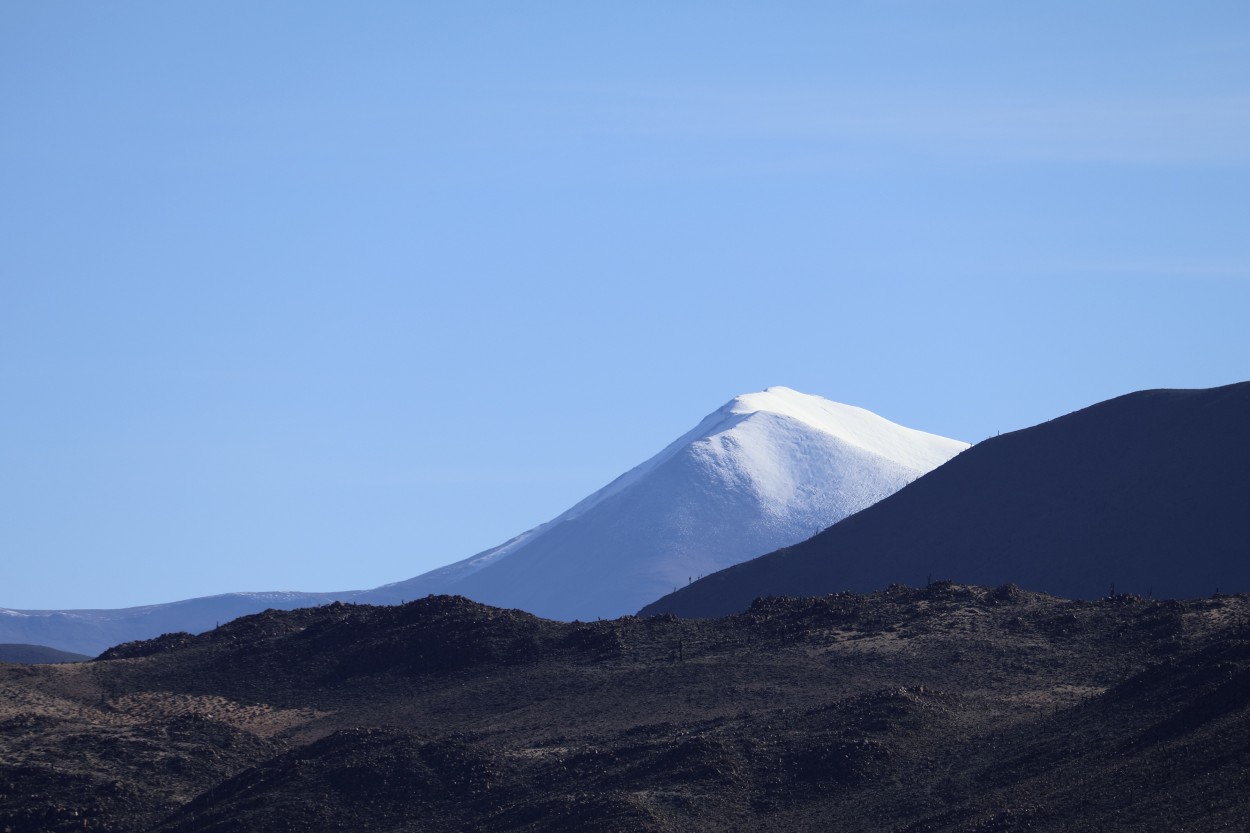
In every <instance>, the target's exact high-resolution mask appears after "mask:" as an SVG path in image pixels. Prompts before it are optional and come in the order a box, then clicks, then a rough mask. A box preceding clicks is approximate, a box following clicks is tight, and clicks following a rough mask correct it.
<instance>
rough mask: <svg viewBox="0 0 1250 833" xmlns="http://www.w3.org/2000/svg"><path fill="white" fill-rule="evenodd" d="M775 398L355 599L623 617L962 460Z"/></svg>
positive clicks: (909, 435) (835, 406) (920, 437)
mask: <svg viewBox="0 0 1250 833" xmlns="http://www.w3.org/2000/svg"><path fill="white" fill-rule="evenodd" d="M966 447H967V446H966V444H964V443H961V442H957V441H955V440H950V439H946V438H944V437H938V436H935V435H933V434H926V433H924V432H921V431H915V430H913V429H910V428H904V427H902V426H899V425H895V424H894V423H892V422H889V421H888V420H885V419H883V418H881V417H879V416H877V415H875V414H873V413H871V412H869V411H865V410H864V409H862V408H855V407H852V406H849V405H842V404H839V403H836V402H830V401H828V400H826V399H822V398H820V397H818V396H810V395H807V394H803V393H799V392H797V391H794V390H790V389H789V388H783V387H774V388H769V389H768V390H766V391H763V392H760V393H752V394H746V395H743V396H739V397H736V398H735V399H733V400H731V401H730V402H729V403H727V404H726V405H725V406H724V407H722V408H720V409H719V410H717V411H715V412H714V413H712V414H710V415H709V416H708V417H706V418H705V419H704V420H703V421H702V422H700V423H699V425H698V426H696V427H695V428H694V429H693V430H691V431H690V432H688V433H687V434H685V435H683V436H682V437H680V438H679V439H678V440H676V441H675V442H673V443H672V444H670V445H669V446H668V447H666V448H665V449H664V450H662V451H661V452H660V453H659V454H657V455H656V456H654V457H652V458H651V459H649V460H647V461H646V462H644V463H643V464H641V465H640V466H637V467H636V468H634V469H632V470H630V471H629V472H627V473H625V474H624V475H622V476H621V477H618V478H617V479H616V480H614V481H612V482H611V483H609V484H608V485H607V486H605V487H604V488H603V489H600V490H599V491H598V492H595V493H594V494H592V495H591V496H590V497H588V498H586V499H585V500H583V501H581V502H580V503H578V504H577V505H575V506H574V507H573V508H571V509H569V510H568V511H567V512H565V513H564V514H562V515H560V516H558V517H557V518H555V519H553V520H551V521H549V522H547V523H545V524H543V525H541V526H539V527H536V528H534V529H532V530H530V531H528V532H525V533H523V534H522V535H519V536H517V537H516V538H513V539H511V540H510V541H507V542H505V543H504V544H502V545H500V546H499V547H495V548H493V549H490V550H486V551H485V552H482V553H479V554H478V555H475V556H473V557H471V558H467V559H465V560H463V561H460V562H457V563H455V564H451V565H449V566H447V567H443V568H440V569H438V570H433V571H431V572H429V573H425V574H423V575H421V576H417V577H416V578H413V579H409V580H408V581H404V582H398V583H396V584H393V585H387V586H385V587H381V588H378V589H377V590H375V591H371V592H368V593H365V594H363V595H362V597H361V599H362V600H365V601H379V602H387V601H398V600H399V599H401V598H403V599H412V598H417V597H420V596H423V595H426V594H427V593H457V594H460V595H464V596H468V597H469V598H471V599H475V600H477V601H481V602H485V603H487V604H492V605H499V606H502V607H517V608H521V609H523V610H527V611H530V612H532V613H536V614H538V615H540V616H546V617H549V618H555V619H594V618H597V617H613V616H619V615H622V614H626V613H632V612H633V611H635V610H637V609H638V608H639V607H640V606H641V605H643V604H646V603H647V602H648V601H651V600H652V599H655V598H657V597H658V596H660V595H663V594H664V593H667V592H670V591H671V590H673V589H674V588H675V587H680V586H684V585H685V584H687V583H688V582H689V581H690V580H691V579H694V578H697V577H698V576H701V575H705V574H707V573H711V572H714V571H716V570H720V569H723V568H724V567H728V566H731V565H733V564H737V563H740V562H742V561H745V560H747V559H750V558H753V557H755V556H758V555H761V554H763V553H765V552H769V551H771V550H773V549H776V548H777V547H780V546H786V545H788V544H793V543H797V542H798V541H802V540H804V539H806V538H808V537H810V536H811V535H814V534H816V533H817V532H819V531H821V530H822V529H824V528H826V527H828V526H829V525H831V524H833V523H835V522H837V521H838V520H840V519H842V518H844V517H846V516H847V515H850V514H852V513H854V512H857V511H859V510H860V509H863V508H865V507H867V506H869V505H871V504H873V503H875V502H876V501H878V500H880V499H882V498H883V497H885V496H887V495H889V494H892V493H893V492H895V491H897V490H898V489H900V488H902V487H903V486H905V485H906V484H907V483H909V482H910V481H911V480H914V479H915V478H916V477H919V476H920V475H922V474H924V473H925V472H927V471H929V470H930V469H932V468H934V467H936V466H938V465H941V464H942V463H943V462H945V461H946V460H948V459H950V458H951V457H952V456H954V455H955V454H958V453H959V452H960V451H961V450H963V449H964V448H966Z"/></svg>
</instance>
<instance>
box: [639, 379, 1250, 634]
mask: <svg viewBox="0 0 1250 833" xmlns="http://www.w3.org/2000/svg"><path fill="white" fill-rule="evenodd" d="M1247 426H1250V383H1247V382H1243V383H1240V384H1235V385H1227V386H1225V387H1220V388H1211V389H1206V390H1151V391H1142V392H1139V393H1132V394H1128V395H1127V396H1121V397H1119V398H1117V399H1112V400H1109V401H1107V402H1102V403H1100V404H1097V405H1094V406H1092V407H1089V408H1085V409H1084V410H1081V411H1077V412H1075V413H1072V414H1068V415H1067V416H1064V417H1060V418H1058V419H1055V420H1051V421H1050V422H1046V423H1043V424H1041V425H1037V426H1034V427H1032V428H1027V429H1024V430H1022V431H1016V432H1013V433H1011V434H1004V435H1002V436H1000V437H993V438H991V439H988V440H986V441H985V442H982V443H980V444H978V445H976V446H974V447H972V448H971V449H969V450H967V451H965V452H963V453H962V454H960V455H959V456H957V457H955V458H954V459H953V460H951V461H950V462H948V463H947V464H945V465H943V466H941V467H940V468H938V469H936V470H934V471H932V472H930V473H929V474H927V475H925V476H924V477H922V478H920V479H919V480H917V481H916V482H914V483H912V484H911V485H909V486H907V487H906V488H904V489H902V490H901V491H899V492H897V493H896V494H894V495H892V496H890V497H888V498H886V499H885V500H883V501H881V502H880V503H878V504H876V505H874V506H871V507H869V508H868V509H865V510H864V511H862V512H860V513H858V514H856V515H853V516H851V517H850V518H847V519H846V520H844V521H842V522H841V523H838V524H835V525H834V526H832V527H830V528H829V529H827V530H825V531H824V532H822V533H820V534H819V535H817V536H815V537H814V538H811V539H810V540H808V541H805V542H803V543H801V544H797V545H795V546H793V547H789V548H786V549H782V550H778V551H777V552H774V553H771V554H769V555H765V556H762V557H760V558H757V559H754V560H752V561H748V562H746V563H743V564H739V565H737V566H734V567H730V568H729V569H726V570H722V571H720V572H718V573H714V574H712V575H710V576H707V577H706V578H704V579H702V580H700V581H696V582H695V583H693V584H691V585H689V586H687V587H684V588H681V589H680V590H678V591H677V592H675V593H673V594H670V595H668V596H665V597H663V598H662V599H660V600H658V601H656V602H654V603H652V604H650V605H648V606H647V607H646V608H644V609H643V610H642V611H641V615H651V614H654V613H674V614H677V615H680V616H722V615H726V614H729V613H734V612H737V611H740V610H745V609H746V608H747V607H748V605H750V604H751V600H752V599H754V598H756V597H757V596H762V595H800V594H802V595H807V594H822V593H830V592H835V591H839V590H858V591H865V590H869V589H872V588H874V587H883V586H885V585H887V584H889V583H891V582H904V583H907V584H925V583H926V582H927V581H929V580H931V579H934V578H950V579H954V580H956V581H959V582H964V583H968V584H982V585H998V584H1003V583H1005V582H1009V581H1010V582H1015V583H1017V584H1019V585H1021V586H1022V587H1026V588H1029V589H1031V590H1038V591H1044V592H1047V593H1054V594H1056V595H1059V596H1064V597H1067V598H1087V599H1092V598H1097V597H1099V596H1104V595H1107V594H1108V593H1109V592H1111V593H1115V592H1120V593H1123V592H1125V591H1131V592H1134V593H1138V594H1141V595H1153V596H1154V597H1157V598H1158V597H1163V598H1194V597H1199V596H1209V595H1211V594H1213V593H1215V592H1226V593H1227V592H1239V591H1246V590H1250V512H1247V511H1246V500H1247V496H1250V442H1247V441H1246V430H1247Z"/></svg>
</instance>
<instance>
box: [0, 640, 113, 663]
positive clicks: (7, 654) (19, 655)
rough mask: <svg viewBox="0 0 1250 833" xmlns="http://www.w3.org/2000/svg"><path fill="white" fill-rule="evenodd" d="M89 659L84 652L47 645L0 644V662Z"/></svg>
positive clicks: (78, 660)
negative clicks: (72, 651) (74, 651)
mask: <svg viewBox="0 0 1250 833" xmlns="http://www.w3.org/2000/svg"><path fill="white" fill-rule="evenodd" d="M89 659H91V657H89V656H87V655H86V654H75V653H71V652H69V651H61V650H58V649H56V648H49V647H48V646H47V645H17V644H12V643H5V644H0V662H15V663H25V664H29V665H42V664H47V663H54V662H84V661H86V660H89Z"/></svg>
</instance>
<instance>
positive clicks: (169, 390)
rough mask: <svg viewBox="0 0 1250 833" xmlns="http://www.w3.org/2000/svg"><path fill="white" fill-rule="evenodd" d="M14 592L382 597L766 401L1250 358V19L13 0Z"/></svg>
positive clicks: (1213, 367)
mask: <svg viewBox="0 0 1250 833" xmlns="http://www.w3.org/2000/svg"><path fill="white" fill-rule="evenodd" d="M0 119H2V122H0V124H2V125H3V129H2V130H0V406H2V407H0V606H9V607H28V608H65V607H77V606H84V607H85V606H98V607H115V606H124V605H131V604H140V603H151V602H159V601H172V600H174V599H178V598H186V597H189V596H197V595H206V594H210V593H216V592H224V591H229V590H269V589H300V590H331V589H351V588H363V587H371V586H374V585H377V584H380V583H383V582H387V581H395V580H400V579H404V578H408V577H410V576H413V575H416V574H418V573H421V572H423V571H425V570H427V569H430V568H432V567H435V566H439V565H441V564H444V563H448V562H450V561H453V560H457V559H460V558H462V557H465V556H468V555H471V554H473V553H474V552H477V551H479V550H482V549H485V548H487V547H489V546H492V545H494V544H497V543H500V542H501V541H502V540H504V539H506V538H508V537H511V536H512V535H514V534H516V533H518V532H521V531H523V530H525V529H527V528H529V527H531V526H534V525H536V524H538V523H540V522H542V521H545V520H547V519H549V518H550V517H552V516H554V515H556V514H558V513H559V512H561V511H563V510H564V509H566V508H568V506H570V505H571V504H572V503H573V502H575V501H576V500H578V499H580V498H581V497H583V496H585V495H586V494H588V493H589V492H591V491H593V490H594V489H596V488H598V487H600V486H602V485H603V484H605V483H606V482H607V481H609V480H611V479H612V478H613V477H615V476H616V475H618V474H620V473H621V472H623V471H624V470H626V469H627V468H629V467H631V466H632V465H634V464H636V463H638V462H640V461H641V460H643V459H644V458H646V457H648V456H650V455H651V454H652V453H654V452H656V451H658V450H659V449H660V448H661V447H662V446H664V445H665V444H666V443H667V442H668V441H670V440H672V439H674V438H675V437H676V436H677V435H679V434H680V433H682V432H683V431H685V430H687V429H689V428H690V427H692V426H693V425H694V424H695V423H696V422H697V421H698V420H699V419H700V418H701V417H702V416H704V415H705V414H706V413H708V412H709V411H712V410H714V409H715V408H717V407H719V406H720V405H721V404H722V403H723V402H725V401H726V400H728V399H730V398H731V397H732V396H734V395H735V394H738V393H743V392H748V391H753V390H759V389H762V388H764V387H767V386H769V385H774V384H784V385H788V386H790V387H793V388H796V389H798V390H802V391H805V392H808V393H815V394H820V395H822V396H825V397H828V398H830V399H834V400H837V401H841V402H847V403H850V404H855V405H860V406H863V407H866V408H869V409H870V410H873V411H875V412H877V413H879V414H881V415H883V416H885V417H887V418H889V419H892V420H894V421H896V422H900V423H902V424H904V425H908V426H911V427H915V428H920V429H922V430H926V431H932V432H935V433H940V434H945V435H947V436H952V437H956V438H959V439H964V440H968V441H977V440H980V439H983V438H985V437H986V436H988V435H991V434H994V433H995V432H997V431H1008V430H1012V429H1016V428H1022V427H1025V426H1028V425H1031V424H1035V423H1037V422H1040V421H1043V420H1046V419H1049V418H1051V417H1054V416H1058V415H1060V414H1063V413H1066V412H1069V411H1072V410H1074V409H1076V408H1079V407H1083V406H1085V405H1088V404H1092V403H1094V402H1096V401H1099V400H1102V399H1106V398H1109V397H1112V396H1115V395H1118V394H1121V393H1127V392H1129V391H1132V390H1137V389H1142V388H1151V387H1206V386H1211V385H1219V384H1225V383H1230V382H1235V381H1242V380H1245V379H1248V378H1250V323H1248V322H1250V4H1247V3H1245V2H1244V0H1238V2H1202V0H1193V2H1186V3H1176V2H1167V3H1159V2H1148V0H1131V2H1111V1H1110V0H1108V2H1098V3H1090V2H1084V1H1083V2H1051V3H1028V4H1025V3H1002V2H941V1H940V0H916V1H915V2H891V1H890V0H882V2H875V3H868V2H852V3H829V2H819V3H817V2H813V3H798V2H792V3H787V2H767V3H765V2H757V3H735V2H723V1H721V2H708V3H686V2H680V0H666V1H665V2H655V3H650V2H644V3H610V4H609V3H586V2H567V3H565V2H538V3H526V4H519V3H504V2H498V3H475V2H463V0H457V2H449V3H437V2H420V3H412V2H373V3H365V4H361V3H327V2H309V0H300V2H289V3H281V2H266V3H256V2H222V1H221V0H214V2H211V3H210V2H178V3H170V2H145V3H136V2H121V0H111V2H108V3H73V2H61V1H59V0H38V1H37V2H35V1H34V0H8V2H5V3H3V4H0Z"/></svg>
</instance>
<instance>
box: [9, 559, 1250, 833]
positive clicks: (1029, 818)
mask: <svg viewBox="0 0 1250 833" xmlns="http://www.w3.org/2000/svg"><path fill="white" fill-rule="evenodd" d="M1248 616H1250V598H1247V597H1241V596H1238V597H1218V598H1206V599H1201V600H1194V601H1185V602H1178V601H1152V600H1147V599H1143V598H1140V597H1136V596H1123V595H1121V596H1116V597H1113V598H1106V599H1102V600H1098V601H1065V600H1062V599H1057V598H1053V597H1049V596H1044V595H1039V594H1033V593H1026V592H1023V591H1020V590H1018V589H1017V588H1015V587H1013V586H1004V587H999V588H993V589H991V588H981V587H969V586H959V585H953V584H949V583H938V584H935V585H933V586H930V587H927V588H925V589H920V590H915V589H907V588H903V587H893V588H890V589H889V590H886V591H882V592H878V593H873V594H868V595H853V594H839V595H833V596H827V597H823V598H809V599H788V598H773V599H765V600H762V601H759V602H757V603H755V604H754V605H753V606H752V607H751V608H750V609H749V610H748V611H747V612H745V613H743V614H741V615H737V616H733V617H729V618H724V619H715V620H678V619H674V618H672V617H667V616H658V617H652V618H646V619H641V618H635V617H625V618H622V619H617V620H612V621H604V622H596V623H588V624H576V623H573V624H566V623H558V622H552V621H548V620H543V619H538V618H535V617H533V616H530V615H528V614H524V613H520V612H517V611H505V610H498V609H494V608H489V607H485V606H482V605H479V604H476V603H473V602H469V601H467V600H465V599H462V598H456V597H445V596H444V597H431V598H428V599H424V600H421V601H418V602H412V603H409V604H406V605H403V606H398V607H368V606H354V605H344V604H333V605H329V606H325V607H320V608H311V609H304V610H295V611H289V612H277V611H274V612H267V613H264V614H259V615H255V616H250V617H246V618H243V619H240V620H237V621H235V622H232V623H230V624H228V625H225V626H222V627H220V628H218V629H216V630H214V631H211V632H209V633H206V634H203V635H200V636H190V635H187V634H173V635H167V636H165V637H162V638H160V639H157V640H153V641H149V642H141V643H131V644H127V645H123V646H119V647H117V648H115V649H113V650H111V651H110V652H108V653H107V654H106V655H105V657H103V658H102V659H100V660H97V661H95V662H91V663H81V664H75V665H59V666H11V665H10V666H0V784H2V785H3V787H0V790H2V793H3V794H0V829H3V828H8V829H10V830H12V831H36V830H37V831H49V833H50V832H51V831H80V830H108V831H118V832H119V833H120V831H127V833H136V831H151V832H152V833H156V831H161V833H173V832H174V831H178V832H179V833H192V832H193V831H196V832H197V833H207V832H208V831H222V832H223V833H224V831H305V830H306V831H337V830H341V831H349V830H350V831H401V830H402V831H408V830H413V829H421V830H431V831H443V830H446V831H463V830H471V831H476V830H480V831H507V830H512V831H554V830H560V831H587V830H589V831H596V830H598V831H615V830H620V831H626V830H628V831H657V833H658V831H691V830H708V831H712V830H748V829H749V830H764V831H768V830H772V831H804V830H812V831H816V830H820V831H848V833H849V831H883V833H885V832H886V831H889V832H890V833H939V832H941V833H946V831H950V833H954V831H1017V830H1020V831H1023V830H1029V831H1130V830H1131V831H1152V833H1154V831H1158V830H1174V831H1179V830H1202V831H1222V830H1228V831H1232V830H1241V829H1243V825H1244V819H1245V818H1246V816H1247V813H1250V796H1248V795H1247V793H1246V791H1245V790H1244V785H1245V781H1246V777H1247V774H1248V773H1250V751H1247V750H1250V717H1248V712H1247V706H1248V705H1250V628H1248V627H1247V621H1248V618H1247V617H1248Z"/></svg>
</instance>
